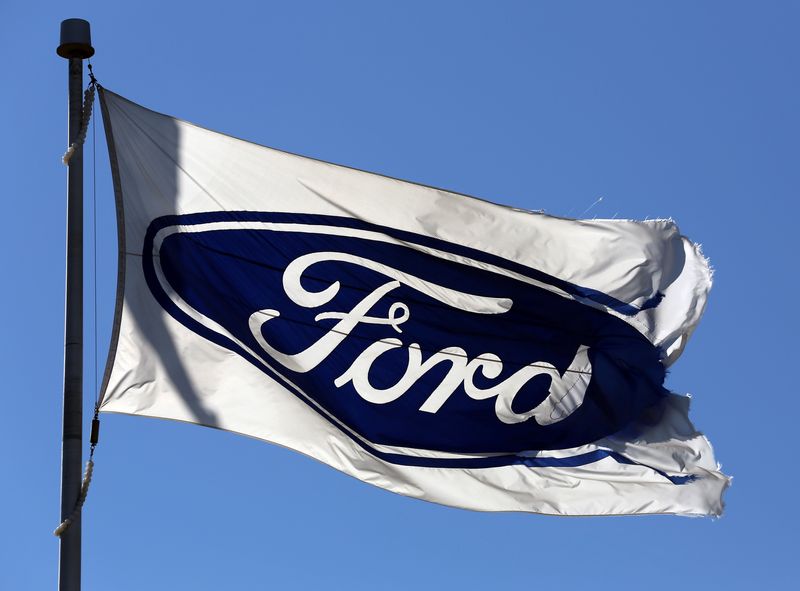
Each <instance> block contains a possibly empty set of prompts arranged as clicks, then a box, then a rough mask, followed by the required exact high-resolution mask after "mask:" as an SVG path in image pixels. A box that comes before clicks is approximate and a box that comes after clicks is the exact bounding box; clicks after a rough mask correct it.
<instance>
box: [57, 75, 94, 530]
mask: <svg viewBox="0 0 800 591" xmlns="http://www.w3.org/2000/svg"><path fill="white" fill-rule="evenodd" d="M89 78H90V82H89V86H88V88H87V89H86V91H85V92H84V93H83V109H82V112H81V128H80V131H79V132H78V137H77V138H76V140H75V141H74V142H73V143H72V145H71V146H70V147H69V148H68V149H67V151H66V153H65V154H64V156H63V157H62V158H61V161H62V162H63V163H64V165H67V166H68V165H69V161H70V159H71V158H72V156H73V154H75V151H76V150H77V149H78V148H79V147H81V146H83V144H84V142H85V141H86V132H87V131H88V129H89V120H90V119H91V116H92V103H93V102H94V94H95V87H97V86H99V84H98V83H97V79H96V78H95V77H94V73H93V72H92V64H91V62H90V63H89ZM92 124H93V125H92V224H93V232H94V233H93V235H92V238H93V240H94V247H93V253H92V254H93V257H94V260H93V264H94V278H93V281H94V298H93V300H92V305H93V306H94V389H95V404H94V416H93V418H92V437H91V442H90V446H89V460H88V461H87V462H86V469H85V471H84V473H83V479H82V480H81V490H80V493H79V494H78V498H77V500H76V501H75V507H74V508H73V509H72V513H70V514H69V516H68V517H67V518H65V519H64V520H63V521H62V522H61V523H59V524H58V527H57V528H56V529H55V530H54V531H53V535H54V536H56V537H58V538H60V537H61V535H62V534H63V533H64V532H65V531H67V529H69V526H70V525H72V523H73V522H74V521H75V519H77V518H78V517H80V514H81V510H82V509H83V505H84V503H85V502H86V495H88V494H89V485H90V484H91V483H92V474H93V473H94V450H95V447H96V446H97V436H98V432H99V418H98V417H99V413H100V403H99V392H98V391H97V176H96V174H97V167H96V165H97V162H96V149H95V145H96V134H95V126H94V121H92Z"/></svg>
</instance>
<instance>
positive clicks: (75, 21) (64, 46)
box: [56, 18, 94, 60]
mask: <svg viewBox="0 0 800 591" xmlns="http://www.w3.org/2000/svg"><path fill="white" fill-rule="evenodd" d="M56 53H57V54H58V55H60V56H61V57H63V58H67V59H70V58H78V59H82V60H83V59H86V58H88V57H92V56H93V55H94V47H92V34H91V32H90V29H89V21H85V20H83V19H82V18H68V19H67V20H65V21H61V44H60V45H59V46H58V49H56Z"/></svg>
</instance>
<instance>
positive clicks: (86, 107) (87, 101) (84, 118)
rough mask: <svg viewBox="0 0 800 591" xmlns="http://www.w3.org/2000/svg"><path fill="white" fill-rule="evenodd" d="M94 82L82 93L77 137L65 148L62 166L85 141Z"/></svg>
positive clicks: (90, 115) (90, 112) (67, 162)
mask: <svg viewBox="0 0 800 591" xmlns="http://www.w3.org/2000/svg"><path fill="white" fill-rule="evenodd" d="M94 86H95V85H94V82H92V83H91V84H89V88H87V89H86V92H84V93H83V111H82V112H81V128H80V130H79V131H78V137H77V138H75V141H74V142H72V145H71V146H70V147H69V148H67V151H66V152H64V155H63V156H62V157H61V162H63V163H64V166H66V165H68V164H69V161H70V158H72V155H73V154H74V153H75V150H77V149H78V148H79V147H80V146H82V145H83V142H85V141H86V132H87V131H88V129H89V119H91V117H92V103H93V102H94Z"/></svg>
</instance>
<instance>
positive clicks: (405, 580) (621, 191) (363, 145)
mask: <svg viewBox="0 0 800 591" xmlns="http://www.w3.org/2000/svg"><path fill="white" fill-rule="evenodd" d="M0 17H1V18H0V27H2V34H0V49H2V52H3V55H4V56H5V58H6V70H5V72H6V74H5V77H6V81H7V82H6V84H5V86H4V92H2V93H0V108H2V112H3V113H5V115H6V118H7V120H9V121H10V126H8V125H7V126H6V128H5V129H6V131H5V133H4V137H3V140H2V142H0V168H1V169H2V171H3V173H4V175H3V176H4V186H5V190H4V191H2V196H3V203H4V207H5V211H6V214H5V216H4V218H5V219H6V220H7V224H6V229H5V231H4V232H2V234H0V246H2V248H0V265H2V269H3V276H4V280H3V283H2V286H3V289H0V304H1V307H0V309H2V310H4V311H5V313H4V315H3V337H4V338H2V339H0V359H2V366H1V367H2V371H3V377H4V380H3V384H4V388H3V390H4V392H3V400H4V402H5V406H4V408H5V424H6V427H5V428H4V429H3V430H2V435H0V441H1V442H2V444H3V449H5V450H6V451H5V452H4V453H2V454H0V469H1V470H2V474H3V475H4V476H3V480H2V484H3V486H2V487H0V506H2V507H3V530H4V534H3V535H2V536H1V538H2V541H1V542H0V588H2V589H15V590H27V589H46V588H50V587H51V586H54V585H55V581H56V575H57V554H58V544H57V541H56V539H55V538H54V537H53V536H52V535H51V533H50V532H51V531H52V529H53V528H54V527H55V525H56V524H57V522H58V508H59V486H58V480H59V466H60V455H59V454H60V418H61V402H60V397H61V387H62V386H61V384H62V382H61V380H62V349H63V332H62V331H63V283H64V248H63V245H64V240H65V236H64V207H65V198H64V195H65V176H66V173H65V168H64V167H63V166H62V165H61V163H60V156H61V154H62V153H63V151H64V149H65V147H66V116H65V115H66V63H65V62H64V61H63V60H61V59H60V58H58V57H57V56H56V55H55V47H56V45H57V43H58V28H59V23H60V21H61V20H62V19H64V18H68V17H82V18H86V19H88V20H90V21H91V23H92V27H93V31H92V33H93V41H94V46H95V47H96V49H97V55H96V56H95V58H94V60H93V62H94V66H95V72H96V74H97V76H98V78H99V79H100V81H101V82H102V83H103V84H104V85H105V86H106V87H107V88H109V89H111V90H114V91H115V92H118V93H120V94H123V95H124V96H126V97H128V98H130V99H132V100H135V101H136V102H139V103H141V104H143V105H146V106H148V107H150V108H153V109H155V110H158V111H162V112H166V113H169V114H173V115H175V116H178V117H181V118H183V119H188V120H190V121H193V122H196V123H198V124H200V125H203V126H206V127H210V128H212V129H216V130H219V131H223V132H226V133H229V134H232V135H235V136H239V137H243V138H247V139H250V140H252V141H255V142H258V143H264V144H267V145H271V146H275V147H279V148H283V149H286V150H289V151H293V152H299V153H303V154H307V155H310V156H314V157H317V158H322V159H325V160H330V161H334V162H339V163H342V164H346V165H350V166H354V167H358V168H362V169H368V170H374V171H376V172H381V173H384V174H389V175H392V176H397V177H401V178H408V179H411V180H415V181H419V182H422V183H426V184H431V185H434V186H441V187H447V188H450V189H453V190H456V191H460V192H465V193H469V194H473V195H478V196H481V197H485V198H487V199H491V200H493V201H498V202H503V203H507V204H510V205H513V206H517V207H524V208H529V209H543V210H545V211H547V212H550V213H554V214H558V215H570V216H581V215H582V214H584V212H586V215H588V216H590V217H592V216H597V217H612V216H616V217H624V218H646V217H651V218H652V217H672V218H674V219H675V220H677V221H678V223H679V224H680V227H681V229H682V231H683V232H684V233H685V234H686V235H688V236H690V237H691V238H692V239H693V240H695V241H697V242H700V243H702V244H703V248H704V252H705V254H706V255H707V256H708V257H709V258H710V259H711V262H712V264H713V266H714V268H715V286H714V289H713V291H712V296H711V300H710V303H709V306H708V309H707V312H706V315H705V317H704V319H703V321H702V322H701V324H700V327H699V329H698V330H697V332H696V333H695V335H694V337H693V339H692V340H691V342H690V344H689V346H688V347H687V349H686V351H685V353H684V355H683V357H682V358H681V359H680V361H679V362H678V363H677V364H676V365H675V366H673V368H672V370H671V373H670V375H669V377H668V382H667V384H668V386H669V387H670V388H671V389H672V390H674V391H677V392H691V393H692V394H693V396H694V399H693V413H692V416H693V419H694V421H695V424H696V425H697V426H698V427H699V428H700V429H701V430H703V431H704V432H705V433H706V434H707V435H708V436H709V437H710V438H711V440H712V442H713V443H714V446H715V450H716V452H717V456H718V459H719V460H720V461H721V462H722V464H723V467H724V469H725V472H726V473H728V474H732V475H733V476H734V483H733V486H732V487H731V489H730V490H729V491H728V493H727V498H726V500H727V510H726V513H725V515H724V516H723V517H722V518H721V519H718V520H711V519H687V518H678V517H628V518H554V517H542V516H536V515H524V514H481V513H471V512H467V511H462V510H457V509H450V508H445V507H440V506H436V505H432V504H427V503H424V502H421V501H416V500H412V499H408V498H403V497H400V496H396V495H392V494H390V493H387V492H385V491H382V490H379V489H377V488H373V487H371V486H369V485H366V484H363V483H361V482H358V481H356V480H354V479H351V478H349V477H347V476H344V475H342V474H340V473H338V472H336V471H335V470H333V469H331V468H328V467H326V466H323V465H321V464H319V463H316V462H314V461H313V460H310V459H308V458H305V457H302V456H300V455H299V454H296V453H293V452H290V451H287V450H284V449H281V448H278V447H275V446H270V445H268V444H266V443H262V442H258V441H255V440H251V439H248V438H245V437H238V436H235V435H232V434H228V433H223V432H219V431H214V430H211V429H204V428H200V427H195V426H191V425H181V424H175V423H171V422H166V421H156V420H151V419H144V418H138V417H126V416H116V415H112V416H106V417H104V418H103V427H102V436H101V443H100V446H99V448H98V454H97V466H96V473H95V481H94V483H93V486H92V490H91V492H90V495H89V500H88V503H87V506H86V510H85V525H84V588H85V589H89V590H92V589H115V590H120V591H123V590H128V589H131V590H133V589H136V590H139V589H184V588H191V589H197V590H204V589H221V588H225V589H261V588H274V589H309V588H319V587H324V588H330V589H340V588H341V589H344V588H346V589H409V588H414V589H456V588H458V589H485V588H501V587H508V588H510V587H536V588H554V589H568V588H586V587H590V586H591V588H595V589H606V588H608V589H611V588H613V589H616V590H619V589H638V588H642V587H643V586H646V587H647V588H648V589H652V590H657V589H674V588H675V587H676V586H686V587H688V588H692V589H694V588H722V587H723V586H724V587H725V588H729V589H738V588H741V589H749V588H752V587H753V586H754V585H761V586H768V587H769V588H778V589H780V588H789V587H791V586H792V579H793V577H792V565H793V563H794V561H795V560H796V559H795V554H796V547H797V543H796V540H795V539H794V538H795V534H794V533H793V532H794V530H795V529H796V528H797V526H798V523H797V517H796V514H797V511H796V508H795V507H794V503H795V502H796V501H795V499H796V496H797V492H796V491H797V487H798V485H800V483H798V477H797V471H796V469H795V467H794V465H793V462H792V458H793V457H794V453H793V452H794V449H793V445H794V443H795V441H796V432H797V427H796V423H797V416H798V411H800V404H799V403H798V399H797V394H798V387H797V386H796V385H795V384H794V379H795V376H794V372H793V368H794V367H795V366H796V364H797V354H798V347H797V345H796V343H795V341H794V336H795V335H796V334H797V333H798V328H799V327H798V320H797V318H798V315H797V313H796V312H794V311H793V310H792V308H791V303H790V302H791V301H792V300H791V299H790V298H791V297H792V296H793V295H794V294H795V293H797V292H798V287H800V281H798V278H797V273H796V269H797V264H796V261H795V257H794V254H795V252H796V251H797V248H796V246H795V244H794V242H795V240H794V239H795V236H796V233H797V230H796V224H797V219H798V213H800V211H798V203H797V201H798V189H800V168H798V165H797V163H798V156H800V149H799V147H798V137H799V136H798V132H800V115H799V114H798V108H797V105H798V104H800V85H799V84H798V81H797V71H798V66H799V65H800V64H798V61H799V57H800V51H799V50H800V40H799V38H798V36H797V33H796V28H797V22H798V17H800V8H798V5H797V4H796V3H792V2H776V1H763V2H750V3H745V2H708V1H703V2H683V1H679V2H670V3H667V2H647V3H645V2H634V1H631V2H603V3H600V2H569V3H566V2H562V3H555V2H533V1H531V2H493V3H490V2H443V1H442V2H433V1H429V2H416V1H406V2H308V1H300V2H291V3H289V2H272V1H270V2H251V3H245V2H237V1H234V0H231V1H229V2H225V3H206V2H193V3H181V4H179V3H168V2H153V1H151V0H139V1H137V2H129V3H112V2H88V1H80V0H75V1H73V2H71V3H64V2H58V3H56V2H34V1H32V2H28V3H22V2H14V3H5V4H4V5H3V7H2V8H0ZM97 132H98V133H97V134H98V142H97V158H96V186H97V191H96V196H97V212H98V217H97V219H98V233H97V245H98V248H97V266H98V277H97V294H98V305H97V317H98V322H97V332H98V334H99V342H98V349H99V352H98V357H99V364H100V366H101V367H102V364H103V363H104V359H105V348H106V346H107V342H108V338H109V331H110V325H111V316H112V309H113V290H114V280H115V258H116V242H115V240H116V238H115V223H114V220H113V196H112V186H111V181H110V175H109V171H108V159H107V155H106V147H105V142H104V141H102V140H101V138H102V128H101V127H100V126H98V129H97ZM91 154H92V142H91V132H90V140H89V143H88V144H87V148H86V156H87V158H86V160H87V168H86V171H87V172H86V175H87V176H86V197H87V208H86V209H87V224H88V228H91V216H90V214H91V210H92V207H91V198H92V178H93V174H92V168H91V166H92V165H91V162H92V157H91ZM599 197H603V200H602V201H600V202H599V203H597V204H596V205H594V207H591V206H592V204H593V203H595V202H596V201H597V199H598V198H599ZM587 209H588V212H587ZM87 241H88V242H87V247H86V255H87V258H86V265H87V282H88V283H87V291H86V293H87V306H91V304H92V301H91V296H92V293H93V287H92V283H91V279H92V273H91V268H92V266H93V262H92V261H93V259H92V246H91V234H90V233H88V232H87ZM787 297H789V299H788V300H787V299H786V298H787ZM92 317H93V312H92V308H91V307H87V322H86V342H87V352H86V366H85V371H86V379H85V383H86V396H85V397H86V413H87V418H88V415H89V414H90V409H91V404H92V400H93V397H94V392H93V386H94V380H93V378H92V375H93V373H94V371H95V366H94V361H93V358H94V353H93V348H92V335H93V333H94V331H95V326H94V322H93V320H92Z"/></svg>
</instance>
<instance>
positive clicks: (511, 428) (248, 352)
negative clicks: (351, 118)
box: [100, 90, 728, 515]
mask: <svg viewBox="0 0 800 591" xmlns="http://www.w3.org/2000/svg"><path fill="white" fill-rule="evenodd" d="M100 97H101V107H102V112H103V117H104V122H105V128H106V134H107V140H108V147H109V153H110V161H111V167H112V173H113V179H114V189H115V194H116V203H117V212H118V221H119V281H118V294H117V305H116V313H115V320H114V328H113V334H112V343H111V348H110V354H109V360H108V364H107V368H106V374H105V378H104V382H103V387H102V396H101V410H102V411H103V412H113V413H125V414H132V415H142V416H149V417H158V418H165V419H174V420H179V421H187V422H191V423H197V424H201V425H206V426H210V427H215V428H219V429H224V430H227V431H233V432H237V433H242V434H246V435H249V436H252V437H256V438H259V439H263V440H265V441H269V442H273V443H276V444H279V445H283V446H286V447H288V448H291V449H294V450H296V451H298V452H301V453H303V454H306V455H308V456H310V457H312V458H315V459H317V460H319V461H321V462H324V463H326V464H328V465H330V466H332V467H334V468H336V469H338V470H341V471H342V472H344V473H346V474H349V475H351V476H354V477H356V478H359V479H361V480H363V481H364V482H368V483H371V484H374V485H376V486H379V487H382V488H384V489H387V490H390V491H393V492H396V493H400V494H403V495H408V496H411V497H416V498H420V499H425V500H428V501H433V502H436V503H442V504H445V505H452V506H456V507H463V508H468V509H475V510H483V511H528V512H536V513H546V514H558V515H613V514H631V513H675V514H689V515H718V514H720V513H721V511H722V499H721V497H722V493H723V491H724V489H725V488H726V486H727V484H728V479H727V477H725V476H724V475H723V474H722V473H721V472H720V469H719V467H718V465H717V463H716V461H715V459H714V455H713V452H712V449H711V447H710V445H709V443H708V441H707V440H706V438H705V437H704V436H703V435H702V434H700V433H698V432H697V431H696V430H695V429H694V427H693V426H692V424H691V422H690V421H689V419H688V398H686V397H684V396H679V395H677V394H673V393H670V392H669V391H667V390H666V389H665V388H664V385H663V383H664V377H665V371H666V369H667V367H668V366H669V365H670V364H672V363H673V362H674V361H675V360H676V359H677V358H678V357H679V355H680V354H681V352H682V351H683V349H684V347H685V345H686V341H687V339H688V338H689V336H690V335H691V333H692V331H693V330H694V328H695V326H696V325H697V323H698V321H699V319H700V316H701V314H702V312H703V309H704V307H705V303H706V298H707V295H708V291H709V289H710V287H711V272H710V269H709V266H708V263H707V262H706V260H705V259H704V257H703V256H702V254H701V252H700V250H699V248H698V246H697V245H695V244H693V243H691V242H690V241H689V240H688V239H686V238H685V237H683V236H682V235H681V234H680V232H679V230H678V228H677V227H676V225H675V224H674V223H673V222H672V221H670V220H648V221H644V222H639V221H627V220H580V221H579V220H572V219H564V218H558V217H552V216H548V215H544V214H542V213H536V212H530V211H523V210H520V209H515V208H510V207H504V206H501V205H497V204H494V203H491V202H488V201H484V200H481V199H476V198H473V197H468V196H466V195H460V194H456V193H452V192H449V191H445V190H441V189H436V188H433V187H427V186H423V185H419V184H415V183H410V182H407V181H402V180H398V179H394V178H389V177H386V176H381V175H378V174H372V173H369V172H364V171H360V170H355V169H352V168H347V167H344V166H338V165H334V164H330V163H327V162H322V161H319V160H314V159H311V158H306V157H302V156H298V155H295V154H291V153H287V152H284V151H280V150H276V149H272V148H267V147H264V146H260V145H257V144H254V143H250V142H247V141H243V140H239V139H236V138H232V137H229V136H226V135H223V134H220V133H216V132H213V131H210V130H207V129H204V128H201V127H198V126H196V125H193V124H191V123H187V122H185V121H181V120H178V119H174V118H172V117H169V116H166V115H162V114H159V113H155V112H153V111H150V110H148V109H146V108H144V107H141V106H139V105H137V104H135V103H133V102H131V101H129V100H127V99H125V98H123V97H121V96H119V95H117V94H114V93H112V92H110V91H108V90H102V91H101V92H100Z"/></svg>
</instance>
